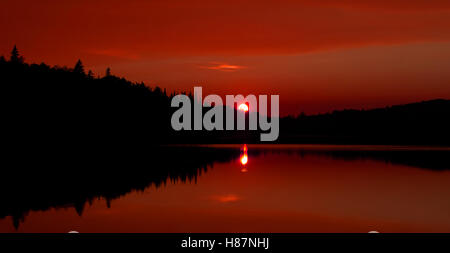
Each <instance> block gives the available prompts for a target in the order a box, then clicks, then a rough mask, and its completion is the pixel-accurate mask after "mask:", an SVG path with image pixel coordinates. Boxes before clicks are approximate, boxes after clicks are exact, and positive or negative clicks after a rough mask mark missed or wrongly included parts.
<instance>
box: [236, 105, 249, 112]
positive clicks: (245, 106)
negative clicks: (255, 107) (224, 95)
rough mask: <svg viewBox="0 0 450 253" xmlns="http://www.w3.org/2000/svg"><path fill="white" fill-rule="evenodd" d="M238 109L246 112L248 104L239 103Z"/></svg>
mask: <svg viewBox="0 0 450 253" xmlns="http://www.w3.org/2000/svg"><path fill="white" fill-rule="evenodd" d="M238 109H239V110H241V111H243V112H248V105H246V104H240V105H239V107H238Z"/></svg>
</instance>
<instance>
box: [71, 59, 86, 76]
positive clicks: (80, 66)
mask: <svg viewBox="0 0 450 253" xmlns="http://www.w3.org/2000/svg"><path fill="white" fill-rule="evenodd" d="M73 72H75V73H78V74H84V66H83V63H82V62H81V60H78V61H77V63H76V64H75V67H74V68H73Z"/></svg>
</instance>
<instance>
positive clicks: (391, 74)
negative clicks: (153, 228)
mask: <svg viewBox="0 0 450 253" xmlns="http://www.w3.org/2000/svg"><path fill="white" fill-rule="evenodd" d="M318 2H319V1H306V0H297V1H294V0H288V1H275V0H270V1H265V0H259V1H253V0H252V1H243V0H240V1H237V0H228V1H210V0H209V1H206V0H199V1H185V0H164V1H137V0H128V1H117V0H108V1H106V0H100V1H85V0H77V1H74V0H65V1H48V0H43V1H31V0H27V1H26V0H15V1H12V0H3V1H2V2H1V3H0V6H1V8H0V33H1V37H0V38H1V39H0V54H3V55H8V54H9V51H10V50H11V48H12V46H13V45H14V44H17V46H18V48H19V50H20V51H21V52H22V53H23V54H24V56H25V58H26V60H27V61H29V62H42V61H45V62H47V63H49V64H52V65H55V64H58V65H68V66H72V65H74V64H75V62H76V60H77V59H78V58H81V59H82V60H83V62H84V64H85V65H86V67H87V68H89V69H92V70H94V72H95V73H97V74H100V75H103V73H104V71H105V69H106V68H107V67H111V69H112V72H113V73H114V74H116V75H119V76H124V77H127V78H128V79H131V80H133V81H144V82H146V83H147V84H150V85H156V84H157V85H159V86H161V87H167V88H168V89H169V91H171V90H188V89H192V87H193V86H194V85H201V86H203V88H204V94H205V93H206V94H209V93H218V94H220V95H225V94H238V93H243V94H244V95H246V94H249V93H252V94H279V95H280V108H281V113H282V114H287V113H290V114H294V113H298V112H300V111H305V112H307V113H315V112H325V111H329V110H332V109H342V108H348V107H352V108H372V107H376V106H384V105H389V104H398V103H406V102H414V101H419V100H425V99H433V98H450V71H449V67H450V1H448V0H446V1H443V0H427V1H423V0H409V1H404V0H390V1H388V0H377V1H375V0H373V1H369V0H360V1H357V0H352V1H351V0H340V1H338V0H325V1H320V3H318Z"/></svg>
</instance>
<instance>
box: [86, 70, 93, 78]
mask: <svg viewBox="0 0 450 253" xmlns="http://www.w3.org/2000/svg"><path fill="white" fill-rule="evenodd" d="M87 76H88V78H90V79H93V78H94V72H92V70H89V71H88V74H87Z"/></svg>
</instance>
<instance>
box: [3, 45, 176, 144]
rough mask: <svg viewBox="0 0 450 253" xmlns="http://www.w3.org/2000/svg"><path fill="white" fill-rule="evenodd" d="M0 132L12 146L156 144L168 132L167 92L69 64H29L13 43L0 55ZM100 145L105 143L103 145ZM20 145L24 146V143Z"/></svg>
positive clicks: (81, 65) (79, 62) (108, 70)
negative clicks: (0, 110) (7, 52)
mask: <svg viewBox="0 0 450 253" xmlns="http://www.w3.org/2000/svg"><path fill="white" fill-rule="evenodd" d="M0 80H1V81H0V82H1V85H0V93H1V96H2V101H3V111H4V112H5V113H4V114H3V120H2V122H3V125H4V128H3V130H2V131H3V134H4V135H5V136H6V137H7V138H8V139H9V140H10V143H11V144H14V145H15V146H18V147H21V143H26V144H27V145H26V146H29V145H30V144H31V145H32V144H36V146H42V145H43V144H45V145H56V146H59V145H67V144H68V143H70V144H87V145H95V144H102V145H103V144H105V143H109V144H118V143H124V144H126V143H127V142H130V144H135V143H137V142H145V144H146V145H152V144H158V143H161V142H162V141H163V139H162V137H163V136H167V135H168V130H169V126H170V125H169V124H170V113H169V108H170V104H169V103H170V100H169V96H168V95H167V94H166V92H165V90H162V89H161V88H159V87H156V88H153V89H152V88H149V87H148V86H145V85H144V84H143V83H134V82H130V81H128V80H126V79H124V78H119V77H117V76H114V75H112V74H111V71H110V69H107V70H106V73H105V75H104V76H103V77H95V76H94V75H93V74H92V72H91V71H87V73H86V71H85V69H84V66H83V64H82V62H81V61H78V62H77V63H76V64H75V66H74V67H73V68H67V67H57V66H55V67H51V66H49V65H46V64H44V63H41V64H28V63H25V62H24V61H23V57H22V56H20V54H19V52H18V50H17V48H16V47H14V49H13V51H12V52H11V57H10V59H9V60H6V59H5V58H4V57H1V58H0ZM103 146H104V145H103ZM22 147H24V146H23V145H22Z"/></svg>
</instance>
